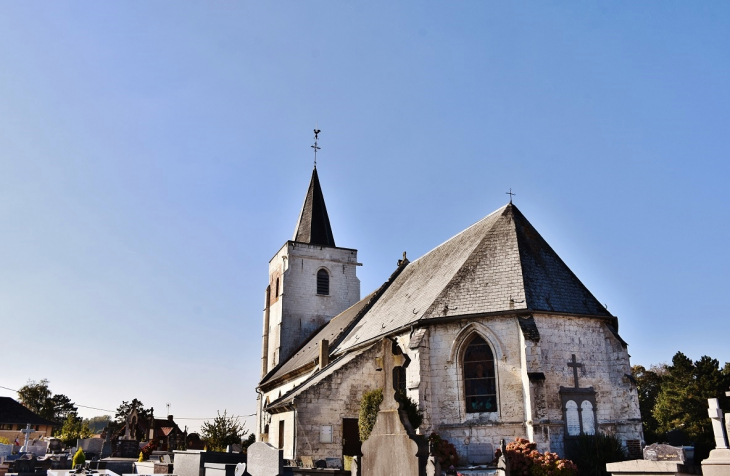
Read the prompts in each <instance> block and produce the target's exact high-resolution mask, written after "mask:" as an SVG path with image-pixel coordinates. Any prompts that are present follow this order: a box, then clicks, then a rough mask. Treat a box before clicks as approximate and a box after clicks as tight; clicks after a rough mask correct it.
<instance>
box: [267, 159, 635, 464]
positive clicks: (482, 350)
mask: <svg viewBox="0 0 730 476" xmlns="http://www.w3.org/2000/svg"><path fill="white" fill-rule="evenodd" d="M359 265H360V263H358V261H357V250H355V249H352V248H342V247H339V246H337V245H336V244H335V240H334V235H333V233H332V229H331V227H330V222H329V218H328V215H327V208H326V206H325V201H324V197H323V195H322V189H321V186H320V183H319V177H318V174H317V169H316V168H315V169H314V171H313V173H312V178H311V182H310V184H309V189H308V190H307V194H306V197H305V201H304V205H303V207H302V210H301V213H300V215H299V220H298V222H297V225H296V229H295V233H294V237H293V238H292V239H291V240H289V241H287V242H285V243H284V246H282V247H281V249H279V251H277V252H276V254H275V255H274V257H273V258H272V259H271V261H270V262H269V284H268V286H267V288H266V297H265V309H264V335H263V351H262V359H261V372H262V378H261V381H260V383H259V386H258V387H257V392H258V394H259V395H258V414H257V440H259V441H268V442H269V443H271V444H273V445H274V446H278V447H280V448H283V450H284V458H287V459H298V458H301V457H302V456H311V457H312V458H314V459H323V458H326V457H335V458H339V457H342V456H343V455H354V454H358V453H359V451H360V442H359V438H358V431H357V418H358V413H359V405H360V399H361V397H362V395H363V393H364V392H366V391H369V390H372V389H375V388H378V387H380V386H381V385H382V383H381V382H382V381H383V379H382V374H381V369H379V368H378V362H379V359H378V356H379V352H382V348H383V347H382V341H383V339H386V338H387V339H391V340H392V341H393V342H394V343H395V344H397V346H398V347H399V348H400V349H401V350H402V352H403V353H404V354H406V355H407V357H408V358H407V359H405V360H406V361H407V366H404V367H402V368H401V367H399V368H396V369H395V370H396V372H394V374H395V373H397V375H398V376H399V377H398V378H397V379H396V382H397V385H398V387H399V388H400V389H402V390H404V391H405V392H406V393H407V395H408V396H410V397H411V398H412V399H413V400H414V401H415V402H417V403H418V405H419V407H420V409H421V410H422V411H423V414H424V421H423V423H422V424H421V426H420V427H419V429H418V432H419V433H421V434H424V435H429V434H430V433H431V432H432V431H435V432H437V433H439V435H441V436H442V437H443V438H445V439H447V440H449V441H450V442H451V443H453V444H454V445H455V446H456V448H457V450H458V452H459V455H460V456H461V457H462V458H463V461H468V462H472V463H480V462H486V461H489V460H491V459H492V457H493V454H494V453H493V449H496V448H497V447H498V446H499V441H500V439H503V438H504V439H507V440H508V441H509V440H513V439H514V438H515V437H523V438H527V439H529V440H532V441H534V442H536V443H537V445H538V449H539V450H540V451H547V450H549V451H553V452H557V453H558V454H561V455H564V453H565V448H566V445H568V444H569V443H570V441H571V440H575V438H577V437H578V436H579V435H580V434H582V433H585V434H592V433H594V432H596V431H601V432H604V433H612V434H615V435H617V436H618V437H619V438H620V439H621V440H622V441H623V442H624V443H625V445H626V446H627V448H628V449H629V451H630V452H632V453H635V452H636V451H637V450H639V451H640V449H639V448H640V446H641V444H642V442H643V433H642V426H641V416H640V414H639V402H638V395H637V391H636V387H635V385H634V381H633V378H632V376H631V368H630V363H629V354H628V352H627V344H626V342H624V340H623V339H622V338H621V336H620V335H619V332H618V331H619V326H618V319H617V318H616V317H615V316H613V315H611V314H610V313H609V312H608V311H607V310H606V308H605V307H604V306H603V305H601V303H600V302H599V301H598V300H597V299H596V298H595V297H594V296H593V294H591V292H590V291H588V289H586V287H585V286H584V285H583V284H582V283H581V282H580V280H579V279H578V278H577V277H576V276H575V274H573V272H571V270H570V269H569V268H568V267H567V266H566V264H565V263H564V262H563V261H562V260H561V259H560V257H558V256H557V254H556V253H555V252H554V251H553V249H552V248H551V247H550V246H549V245H548V244H547V243H546V242H545V240H544V239H543V238H542V237H541V236H540V234H539V233H538V232H537V230H535V228H534V227H533V226H532V225H531V224H530V222H528V221H527V219H526V218H525V216H524V215H522V213H521V212H520V211H519V210H518V209H517V207H516V206H514V205H513V204H512V203H509V204H507V205H505V206H503V207H502V208H500V209H498V210H496V211H494V212H492V213H491V214H489V215H487V216H486V217H485V218H483V219H482V220H480V221H479V222H477V223H475V224H473V225H472V226H470V227H468V228H467V229H466V230H464V231H462V232H460V233H458V234H456V235H455V236H454V237H453V238H451V239H449V240H448V241H446V242H445V243H443V244H441V245H439V246H437V247H436V248H434V249H433V250H431V251H430V252H428V253H426V254H425V255H424V256H421V257H420V258H418V259H415V260H413V261H409V260H408V259H407V258H406V256H405V255H404V257H403V259H402V260H399V261H398V264H397V267H396V268H395V270H394V271H393V274H392V275H391V276H390V277H389V278H388V279H387V280H386V281H385V282H384V283H383V284H382V285H381V286H380V287H379V288H378V289H376V290H374V291H373V292H371V293H370V294H368V295H367V296H365V297H364V298H361V296H360V281H359V280H358V278H357V273H356V270H357V267H358V266H359Z"/></svg>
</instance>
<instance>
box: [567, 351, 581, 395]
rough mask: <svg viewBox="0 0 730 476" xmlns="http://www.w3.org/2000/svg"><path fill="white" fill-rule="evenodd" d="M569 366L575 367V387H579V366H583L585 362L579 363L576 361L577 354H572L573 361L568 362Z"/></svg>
mask: <svg viewBox="0 0 730 476" xmlns="http://www.w3.org/2000/svg"><path fill="white" fill-rule="evenodd" d="M568 367H573V388H579V387H580V385H578V367H583V364H579V363H578V362H576V361H575V354H572V355H571V361H570V362H568Z"/></svg>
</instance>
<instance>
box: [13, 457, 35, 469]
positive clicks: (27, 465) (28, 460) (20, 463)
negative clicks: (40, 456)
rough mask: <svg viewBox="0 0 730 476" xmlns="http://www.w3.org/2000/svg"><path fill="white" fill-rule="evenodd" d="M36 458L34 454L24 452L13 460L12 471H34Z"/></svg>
mask: <svg viewBox="0 0 730 476" xmlns="http://www.w3.org/2000/svg"><path fill="white" fill-rule="evenodd" d="M37 462H38V460H37V459H36V457H35V456H32V455H28V454H24V455H23V456H21V457H20V458H18V459H16V460H15V463H14V465H13V472H14V473H35V467H36V463H37Z"/></svg>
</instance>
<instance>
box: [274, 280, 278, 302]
mask: <svg viewBox="0 0 730 476" xmlns="http://www.w3.org/2000/svg"><path fill="white" fill-rule="evenodd" d="M274 296H276V297H279V278H276V294H274Z"/></svg>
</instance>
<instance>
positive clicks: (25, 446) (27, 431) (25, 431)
mask: <svg viewBox="0 0 730 476" xmlns="http://www.w3.org/2000/svg"><path fill="white" fill-rule="evenodd" d="M20 432H21V433H22V434H23V435H24V436H25V442H24V444H23V447H22V448H20V451H21V452H22V453H26V452H27V451H28V442H29V440H30V434H31V433H35V430H31V428H30V423H28V424H27V425H26V426H25V429H23V430H20Z"/></svg>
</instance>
